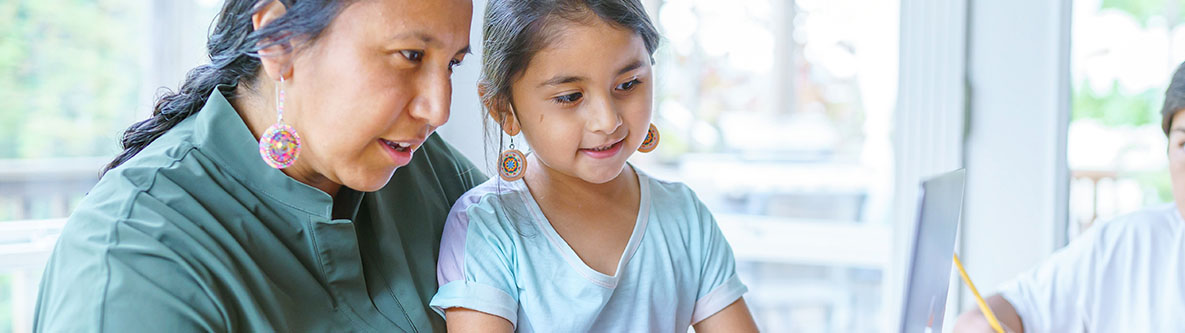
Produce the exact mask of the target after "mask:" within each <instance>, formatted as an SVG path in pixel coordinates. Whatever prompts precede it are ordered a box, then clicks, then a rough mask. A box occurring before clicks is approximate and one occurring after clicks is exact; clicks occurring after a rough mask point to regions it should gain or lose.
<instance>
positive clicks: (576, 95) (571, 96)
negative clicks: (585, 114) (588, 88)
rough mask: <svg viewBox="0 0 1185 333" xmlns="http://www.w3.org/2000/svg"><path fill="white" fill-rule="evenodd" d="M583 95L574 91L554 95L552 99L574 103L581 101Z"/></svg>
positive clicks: (557, 101)
mask: <svg viewBox="0 0 1185 333" xmlns="http://www.w3.org/2000/svg"><path fill="white" fill-rule="evenodd" d="M581 97H584V94H583V93H578V92H574V93H571V94H567V95H563V96H557V97H554V98H552V100H554V101H555V102H556V103H559V104H572V103H576V102H577V101H580V98H581Z"/></svg>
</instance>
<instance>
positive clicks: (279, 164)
mask: <svg viewBox="0 0 1185 333" xmlns="http://www.w3.org/2000/svg"><path fill="white" fill-rule="evenodd" d="M259 155H260V156H263V161H264V162H267V165H269V166H271V167H273V168H276V169H283V168H287V167H290V166H292V163H294V162H296V158H297V157H299V156H300V135H297V134H296V130H295V129H293V128H292V127H291V126H288V125H285V124H284V77H283V76H281V77H280V83H279V84H278V85H276V124H275V125H272V126H271V127H268V128H267V130H266V131H263V136H261V137H260V138H259Z"/></svg>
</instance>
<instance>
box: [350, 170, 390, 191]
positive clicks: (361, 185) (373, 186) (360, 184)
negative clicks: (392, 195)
mask: <svg viewBox="0 0 1185 333" xmlns="http://www.w3.org/2000/svg"><path fill="white" fill-rule="evenodd" d="M398 169H399V168H397V167H396V168H392V169H391V170H390V171H387V172H381V173H372V174H368V175H365V176H361V177H356V178H355V179H351V180H349V181H346V182H345V184H343V185H345V186H346V187H349V188H351V189H354V190H356V191H359V192H374V191H378V190H380V189H382V188H383V187H384V186H387V183H389V182H391V176H394V175H395V170H398Z"/></svg>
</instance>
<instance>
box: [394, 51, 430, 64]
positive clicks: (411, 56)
mask: <svg viewBox="0 0 1185 333" xmlns="http://www.w3.org/2000/svg"><path fill="white" fill-rule="evenodd" d="M399 53H401V54H403V57H404V58H407V60H411V61H414V62H419V61H420V59H423V58H424V52H421V51H415V50H403V51H399Z"/></svg>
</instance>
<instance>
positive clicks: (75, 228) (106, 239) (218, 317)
mask: <svg viewBox="0 0 1185 333" xmlns="http://www.w3.org/2000/svg"><path fill="white" fill-rule="evenodd" d="M87 213H88V212H82V213H81V214H77V215H87ZM97 225H109V226H110V229H107V230H101V229H100V228H96V227H95V226H97ZM154 236H155V235H151V234H147V233H144V232H142V231H140V230H136V229H135V228H130V227H127V225H126V223H125V222H117V223H115V224H114V225H111V224H107V223H105V222H104V223H101V222H99V221H93V220H89V221H88V220H86V219H85V218H77V217H76V218H72V219H71V221H70V222H69V223H68V224H67V227H66V229H65V230H63V232H62V236H61V238H60V239H59V241H58V244H57V246H56V247H55V249H54V252H53V255H52V257H51V258H50V260H49V263H48V264H47V268H46V271H45V276H44V278H43V280H42V286H41V291H40V295H39V297H38V301H37V308H36V312H35V314H34V324H33V325H34V331H36V332H72V331H98V332H162V331H204V332H214V331H225V330H227V329H228V328H227V327H226V326H225V323H224V321H223V318H222V311H221V310H220V309H219V307H218V305H217V304H216V303H215V302H214V300H213V299H212V298H211V297H210V295H209V294H208V293H207V291H206V290H205V288H204V287H203V285H202V284H201V283H200V282H199V281H198V279H197V278H195V276H194V275H193V274H192V273H191V272H192V270H191V269H189V268H187V267H188V266H187V265H186V264H184V263H183V261H182V260H180V258H179V257H177V256H176V254H175V253H174V252H173V251H172V250H170V249H168V248H167V247H165V246H164V245H163V244H161V243H159V242H157V241H156V240H155V239H154Z"/></svg>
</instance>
